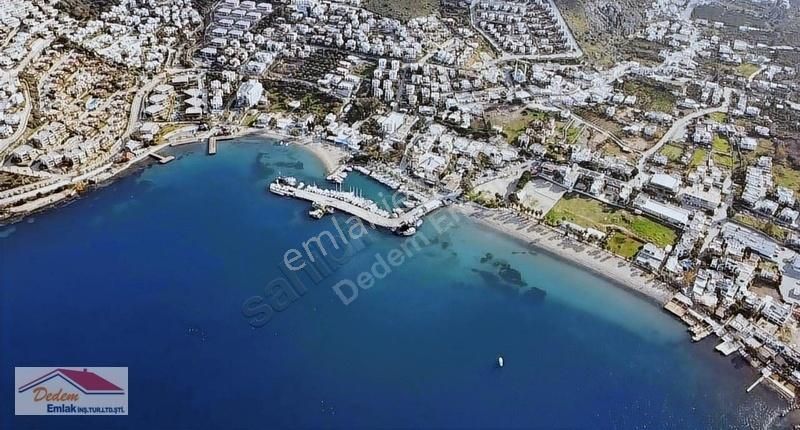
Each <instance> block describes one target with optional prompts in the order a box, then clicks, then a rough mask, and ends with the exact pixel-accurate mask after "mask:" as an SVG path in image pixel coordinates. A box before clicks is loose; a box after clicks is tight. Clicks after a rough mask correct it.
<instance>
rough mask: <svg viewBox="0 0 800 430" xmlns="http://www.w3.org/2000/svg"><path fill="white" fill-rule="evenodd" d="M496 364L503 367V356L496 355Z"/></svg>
mask: <svg viewBox="0 0 800 430" xmlns="http://www.w3.org/2000/svg"><path fill="white" fill-rule="evenodd" d="M497 366H499V367H503V356H502V355H500V356H498V357H497Z"/></svg>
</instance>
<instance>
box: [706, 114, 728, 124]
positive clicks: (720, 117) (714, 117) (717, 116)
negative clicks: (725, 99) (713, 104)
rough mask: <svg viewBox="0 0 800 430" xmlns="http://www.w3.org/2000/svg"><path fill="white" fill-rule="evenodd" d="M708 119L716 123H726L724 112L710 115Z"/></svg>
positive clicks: (726, 115)
mask: <svg viewBox="0 0 800 430" xmlns="http://www.w3.org/2000/svg"><path fill="white" fill-rule="evenodd" d="M708 117H709V118H711V119H712V120H714V121H716V122H719V123H723V124H724V123H725V122H726V121H728V114H726V113H725V112H714V113H712V114H711V115H709V116H708Z"/></svg>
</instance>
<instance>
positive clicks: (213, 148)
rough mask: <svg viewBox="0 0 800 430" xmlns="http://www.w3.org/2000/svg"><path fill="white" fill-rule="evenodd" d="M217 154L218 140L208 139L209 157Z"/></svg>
mask: <svg viewBox="0 0 800 430" xmlns="http://www.w3.org/2000/svg"><path fill="white" fill-rule="evenodd" d="M216 153H217V138H216V137H215V136H211V137H209V138H208V155H214V154H216Z"/></svg>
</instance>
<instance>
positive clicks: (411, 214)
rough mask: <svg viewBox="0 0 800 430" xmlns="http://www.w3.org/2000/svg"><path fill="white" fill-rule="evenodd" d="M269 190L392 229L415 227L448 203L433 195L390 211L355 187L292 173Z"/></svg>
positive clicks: (400, 229)
mask: <svg viewBox="0 0 800 430" xmlns="http://www.w3.org/2000/svg"><path fill="white" fill-rule="evenodd" d="M268 189H269V191H270V192H272V193H273V194H277V195H279V196H287V197H294V198H297V199H301V200H306V201H309V202H311V203H312V204H314V205H317V206H319V207H329V208H334V209H336V210H339V211H342V212H344V213H347V214H350V215H354V216H357V217H359V218H361V219H362V220H364V221H366V222H367V223H369V224H371V225H375V226H378V227H382V228H386V229H389V230H392V231H398V232H407V231H411V232H412V233H411V234H413V231H415V230H411V228H416V227H417V226H419V224H421V223H422V219H423V217H424V216H425V215H428V214H430V213H431V212H433V211H435V210H436V209H439V208H441V207H443V206H444V205H445V200H446V198H431V199H429V200H427V201H426V202H424V203H421V204H419V205H417V206H415V207H414V208H412V209H410V210H408V211H405V212H403V211H401V210H399V209H396V210H394V211H392V212H389V211H387V210H385V209H381V208H380V207H378V205H377V204H376V203H375V202H374V201H372V200H369V199H366V198H363V197H361V196H359V195H357V194H356V193H355V192H353V191H337V190H329V189H324V188H320V187H317V186H316V185H307V184H304V183H302V182H299V181H298V180H297V179H296V178H293V177H281V178H278V179H277V180H276V181H275V182H273V183H271V184H270V185H269V187H268Z"/></svg>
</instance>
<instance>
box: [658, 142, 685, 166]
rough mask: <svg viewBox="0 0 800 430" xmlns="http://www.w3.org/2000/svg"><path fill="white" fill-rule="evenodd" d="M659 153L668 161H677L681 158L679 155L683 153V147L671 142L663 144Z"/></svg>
mask: <svg viewBox="0 0 800 430" xmlns="http://www.w3.org/2000/svg"><path fill="white" fill-rule="evenodd" d="M661 155H664V156H665V157H667V159H669V161H672V162H675V161H678V160H680V159H681V155H683V147H682V146H678V145H673V144H667V145H664V147H663V148H661Z"/></svg>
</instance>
